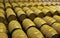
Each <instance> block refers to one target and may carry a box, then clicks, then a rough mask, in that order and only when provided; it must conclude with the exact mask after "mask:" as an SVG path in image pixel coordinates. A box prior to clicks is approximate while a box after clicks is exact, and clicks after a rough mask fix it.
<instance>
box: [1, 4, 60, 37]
mask: <svg viewBox="0 0 60 38" xmlns="http://www.w3.org/2000/svg"><path fill="white" fill-rule="evenodd" d="M1 5H3V3H2V4H1ZM0 7H1V8H0V38H60V10H59V6H30V7H22V8H20V6H18V5H17V3H11V4H10V3H7V4H5V6H4V7H3V6H0ZM5 8H6V9H5ZM8 33H10V35H9V36H10V37H8Z"/></svg>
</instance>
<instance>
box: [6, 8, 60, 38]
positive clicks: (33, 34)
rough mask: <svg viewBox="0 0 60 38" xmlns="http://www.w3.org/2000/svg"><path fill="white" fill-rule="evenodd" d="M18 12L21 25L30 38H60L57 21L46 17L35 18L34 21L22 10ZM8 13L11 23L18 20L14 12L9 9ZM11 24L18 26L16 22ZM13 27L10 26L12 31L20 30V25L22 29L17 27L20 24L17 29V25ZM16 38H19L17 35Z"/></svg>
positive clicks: (59, 24)
mask: <svg viewBox="0 0 60 38" xmlns="http://www.w3.org/2000/svg"><path fill="white" fill-rule="evenodd" d="M9 11H10V13H9ZM16 11H17V12H16V14H17V16H18V18H19V20H20V21H21V25H22V27H23V28H24V30H25V32H26V34H27V36H28V37H29V38H44V36H45V37H46V38H60V36H59V34H60V30H59V29H60V23H59V22H56V20H55V19H53V18H52V17H50V16H45V17H43V18H40V17H35V18H33V19H32V18H30V17H31V16H30V17H29V16H28V18H27V17H26V16H25V12H23V10H22V9H21V10H16ZM21 11H22V12H21ZM6 13H7V18H8V21H9V22H12V21H13V20H17V19H16V15H15V13H14V12H13V11H12V9H11V8H8V11H6ZM28 13H29V12H28ZM27 15H28V14H27ZM22 18H23V19H22ZM29 18H30V19H29ZM9 24H10V23H9ZM11 24H13V25H14V24H15V25H16V24H17V23H16V22H15V23H11ZM13 25H10V26H9V27H10V30H11V29H14V30H15V31H17V30H18V28H19V29H20V28H21V26H20V25H19V26H20V27H19V26H17V25H18V24H17V25H16V27H14V26H15V25H14V26H13ZM17 27H18V28H17ZM37 28H38V29H39V30H40V31H39V30H38V29H37ZM14 30H13V32H12V38H13V34H14V32H15V31H14ZM20 30H21V29H20ZM10 32H11V31H10ZM17 33H19V32H18V31H17ZM20 35H21V34H20ZM20 35H18V36H19V37H21V36H20ZM14 36H15V34H14ZM23 36H25V35H23ZM27 36H26V37H27ZM16 37H17V35H16V36H15V38H16Z"/></svg>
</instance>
